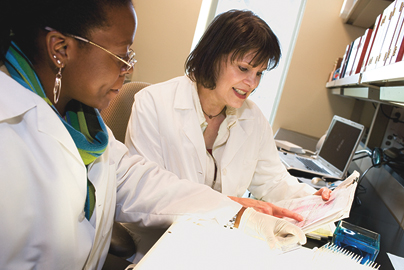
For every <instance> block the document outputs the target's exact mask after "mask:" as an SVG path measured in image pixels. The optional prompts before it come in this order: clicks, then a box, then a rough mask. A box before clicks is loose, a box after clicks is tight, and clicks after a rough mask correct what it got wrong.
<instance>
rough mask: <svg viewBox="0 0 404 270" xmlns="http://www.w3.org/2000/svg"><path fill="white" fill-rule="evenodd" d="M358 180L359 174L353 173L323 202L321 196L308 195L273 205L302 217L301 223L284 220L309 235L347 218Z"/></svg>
mask: <svg viewBox="0 0 404 270" xmlns="http://www.w3.org/2000/svg"><path fill="white" fill-rule="evenodd" d="M358 178H359V173H358V172H357V171H354V172H353V173H352V174H351V175H350V176H349V177H348V178H346V179H345V180H344V181H343V182H342V183H341V184H340V185H339V186H338V187H337V188H335V189H334V190H333V192H332V193H331V196H330V199H329V200H328V201H323V199H322V198H321V196H317V195H310V196H306V197H303V198H298V199H291V200H283V201H280V202H277V203H275V204H276V205H278V206H280V207H283V208H286V209H289V210H291V211H293V212H296V213H298V214H300V215H302V216H303V218H304V220H303V221H301V222H298V221H296V220H294V219H290V218H285V219H287V220H288V221H290V222H291V223H293V224H295V225H296V226H298V227H300V228H301V229H302V230H303V232H305V233H309V232H312V231H314V230H316V229H317V228H320V227H322V226H324V225H326V224H328V223H330V222H336V221H338V220H341V219H344V218H347V217H349V212H350V210H351V205H352V201H353V199H354V197H355V190H356V186H357V180H358Z"/></svg>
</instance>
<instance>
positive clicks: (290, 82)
mask: <svg viewBox="0 0 404 270" xmlns="http://www.w3.org/2000/svg"><path fill="white" fill-rule="evenodd" d="M342 4H343V0H307V3H306V7H305V11H304V15H303V20H302V23H301V26H300V31H299V34H298V37H297V40H296V45H295V50H294V53H293V55H292V60H291V63H290V66H289V71H288V74H287V77H286V81H285V85H284V88H283V92H282V95H281V99H280V102H279V105H278V110H277V112H276V116H275V119H274V123H273V126H272V127H273V130H274V132H276V131H277V130H278V128H280V127H282V128H285V129H290V130H294V131H298V132H301V133H304V134H307V135H310V136H314V137H321V136H322V135H323V134H324V133H325V132H326V130H327V128H328V125H329V124H330V122H331V119H332V117H333V115H334V114H338V115H340V116H342V117H346V118H350V116H351V113H352V111H353V107H354V104H355V101H354V100H353V99H349V98H344V97H340V96H335V95H332V94H330V93H329V91H328V90H327V89H326V88H325V83H326V81H327V80H328V77H329V73H330V71H331V69H332V67H333V65H334V61H335V60H336V59H337V58H338V57H342V56H343V54H344V52H345V48H346V45H347V44H349V43H350V42H352V40H354V39H355V38H357V37H358V36H361V35H363V34H364V32H365V29H364V28H359V27H355V26H351V25H346V24H343V23H342V21H341V19H340V18H339V12H340V10H341V7H342Z"/></svg>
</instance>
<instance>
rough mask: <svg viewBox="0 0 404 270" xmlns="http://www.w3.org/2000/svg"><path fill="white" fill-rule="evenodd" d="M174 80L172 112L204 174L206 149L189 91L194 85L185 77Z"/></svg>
mask: <svg viewBox="0 0 404 270" xmlns="http://www.w3.org/2000/svg"><path fill="white" fill-rule="evenodd" d="M174 80H177V83H178V86H177V91H176V93H175V97H174V110H175V111H176V113H178V114H179V119H182V121H181V122H182V124H183V126H182V128H183V131H184V133H185V135H186V136H187V137H188V139H189V140H190V141H191V142H192V144H193V145H194V148H195V151H196V152H197V154H198V159H199V162H200V165H201V167H202V170H203V172H206V148H205V144H204V143H203V142H204V139H203V134H202V132H201V129H200V126H199V120H198V116H197V115H196V114H195V113H194V110H195V107H194V103H193V99H192V91H190V90H191V89H192V90H194V88H195V87H196V84H195V83H194V82H192V81H191V80H190V79H189V78H188V77H186V76H183V77H178V78H176V79H174ZM195 127H196V128H195Z"/></svg>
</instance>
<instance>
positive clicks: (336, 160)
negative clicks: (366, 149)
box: [319, 119, 362, 171]
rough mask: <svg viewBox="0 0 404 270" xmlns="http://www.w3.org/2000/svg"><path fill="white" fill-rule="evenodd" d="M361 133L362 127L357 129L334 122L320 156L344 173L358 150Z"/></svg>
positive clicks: (347, 124)
mask: <svg viewBox="0 0 404 270" xmlns="http://www.w3.org/2000/svg"><path fill="white" fill-rule="evenodd" d="M334 120H335V119H334ZM361 133H362V128H360V125H358V126H357V127H356V126H353V125H350V124H349V123H345V122H341V121H333V124H332V126H331V127H330V130H329V132H328V136H327V137H326V139H325V140H324V143H323V146H322V147H321V149H320V152H319V156H320V157H322V158H323V159H325V160H327V161H328V162H329V163H331V164H332V165H333V166H334V167H336V168H337V169H339V170H341V171H344V168H345V166H346V165H347V162H348V160H349V158H350V156H351V154H353V152H354V151H355V150H356V146H357V144H358V143H359V140H360V136H361Z"/></svg>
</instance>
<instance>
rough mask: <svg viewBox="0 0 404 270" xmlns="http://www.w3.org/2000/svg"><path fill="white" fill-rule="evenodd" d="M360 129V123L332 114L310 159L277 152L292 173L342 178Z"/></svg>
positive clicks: (355, 145) (361, 129)
mask: <svg viewBox="0 0 404 270" xmlns="http://www.w3.org/2000/svg"><path fill="white" fill-rule="evenodd" d="M363 132H364V126H363V125H361V124H358V123H355V122H353V121H350V120H348V119H345V118H343V117H340V116H337V115H335V116H334V117H333V119H332V121H331V124H330V126H329V128H328V130H327V133H326V137H325V139H324V142H323V144H322V146H321V148H320V150H319V153H318V155H317V156H315V157H314V158H310V157H306V156H298V155H296V154H293V153H285V152H279V157H280V159H281V161H282V163H283V164H284V165H285V166H286V168H287V170H288V171H289V173H290V174H292V175H295V176H301V177H314V176H319V177H323V178H325V179H329V180H332V179H335V180H337V179H342V178H344V177H345V176H346V174H347V171H348V168H349V165H350V163H351V161H352V158H353V156H354V155H355V151H356V148H357V147H358V145H359V143H360V141H361V139H362V135H363Z"/></svg>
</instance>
